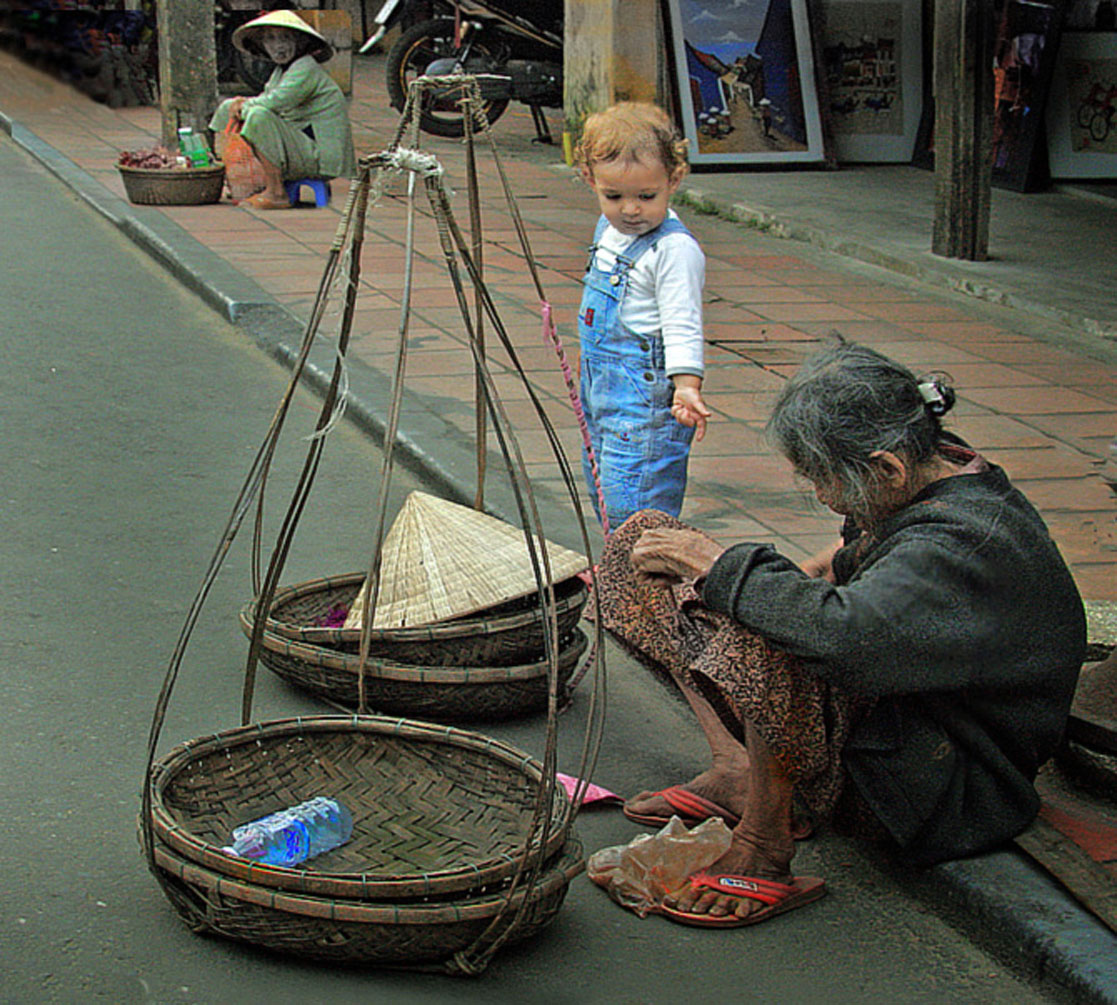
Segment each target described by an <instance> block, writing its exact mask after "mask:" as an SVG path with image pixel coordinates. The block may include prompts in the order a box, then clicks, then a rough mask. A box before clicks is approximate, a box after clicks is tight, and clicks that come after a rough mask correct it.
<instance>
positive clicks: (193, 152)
mask: <svg viewBox="0 0 1117 1005" xmlns="http://www.w3.org/2000/svg"><path fill="white" fill-rule="evenodd" d="M178 145H179V149H180V150H181V151H182V155H183V156H184V157H185V158H186V160H187V162H188V163H189V164H190V166H191V167H209V147H208V146H206V141H205V140H204V139H203V138H202V137H201V136H199V135H198V134H197V133H196V132H194V130H193V129H191V128H190V126H182V127H181V128H180V129H179V131H178Z"/></svg>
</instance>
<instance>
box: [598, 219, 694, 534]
mask: <svg viewBox="0 0 1117 1005" xmlns="http://www.w3.org/2000/svg"><path fill="white" fill-rule="evenodd" d="M607 224H608V221H607V220H606V219H605V217H604V216H602V217H601V219H600V220H599V221H598V224H597V229H596V230H595V231H594V236H593V247H592V248H591V249H590V260H589V263H588V264H587V266H586V275H585V278H584V279H583V283H584V284H585V290H584V292H583V294H582V308H581V310H580V311H579V313H578V334H579V336H580V338H581V351H582V379H581V395H582V406H583V408H584V409H585V413H586V421H587V423H588V425H589V430H590V443H591V445H592V446H593V453H594V457H596V459H597V468H598V472H599V475H600V478H601V488H602V492H603V494H604V496H605V509H606V512H607V513H608V516H609V527H610V529H611V530H615V529H616V528H617V527H619V526H620V525H621V524H622V523H624V521H625V520H627V519H628V518H629V517H630V516H631V515H632V514H633V513H635V512H637V511H638V510H642V509H658V510H662V511H663V512H665V513H669V514H670V515H671V516H678V515H679V510H680V509H682V505H683V494H684V493H685V491H686V467H687V456H688V454H689V452H690V441H691V440H692V439H693V437H694V428H693V427H691V426H684V425H682V424H681V423H679V422H677V421H676V420H675V418H674V417H673V416H672V415H671V402H672V399H673V397H674V392H675V386H674V384H673V383H672V381H671V378H670V377H668V376H667V375H666V373H665V372H664V369H665V366H664V361H663V336H662V335H661V334H660V333H659V332H656V333H655V334H654V335H638V334H637V333H636V332H634V331H632V330H631V329H629V328H626V327H625V326H624V325H623V324H622V323H621V320H620V306H621V301H622V300H623V298H624V294H625V290H626V289H627V287H628V273H629V270H631V269H632V267H633V266H634V265H635V264H636V262H637V261H638V260H639V259H640V256H641V255H643V254H644V253H645V252H646V251H648V250H649V249H650V248H652V247H654V246H655V242H656V241H657V240H659V238H661V237H664V236H665V235H667V234H673V233H678V232H682V233H684V234H689V233H690V232H689V231H688V230H687V229H686V227H685V226H683V224H682V223H681V222H680V221H679V220H677V219H673V218H671V217H668V218H667V219H666V220H664V221H663V223H662V224H660V225H659V226H658V227H657V228H656V229H655V230H653V231H650V232H649V233H647V234H643V235H641V236H640V237H638V238H637V239H636V240H635V241H633V242H632V244H630V245H629V246H628V247H627V248H626V249H625V251H624V253H623V254H621V255H618V256H617V260H616V264H615V265H614V266H613V269H612V271H611V272H605V271H603V270H601V269H599V268H598V267H597V255H596V252H597V245H598V242H599V241H600V240H601V235H602V234H603V233H604V231H605V227H606V226H607ZM582 467H583V470H584V472H585V478H586V484H587V485H588V486H589V491H590V498H591V499H592V500H593V507H594V512H596V513H597V515H598V519H600V517H601V514H600V512H598V508H599V507H598V501H597V488H596V486H595V485H594V481H593V473H592V471H591V469H590V465H589V458H588V457H587V456H586V452H585V450H584V449H583V451H582Z"/></svg>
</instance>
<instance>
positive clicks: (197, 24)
mask: <svg viewBox="0 0 1117 1005" xmlns="http://www.w3.org/2000/svg"><path fill="white" fill-rule="evenodd" d="M156 28H157V33H158V35H157V37H158V40H159V107H160V110H161V111H162V113H163V128H162V139H163V145H164V146H166V147H170V148H171V149H172V150H175V149H177V148H178V130H179V127H180V126H192V127H193V128H194V129H195V130H196V131H201V130H203V129H205V128H206V124H207V123H208V122H209V117H210V115H211V114H212V112H213V109H214V107H215V106H216V105H217V56H216V51H215V47H214V31H215V29H214V21H213V0H158V3H157V5H156Z"/></svg>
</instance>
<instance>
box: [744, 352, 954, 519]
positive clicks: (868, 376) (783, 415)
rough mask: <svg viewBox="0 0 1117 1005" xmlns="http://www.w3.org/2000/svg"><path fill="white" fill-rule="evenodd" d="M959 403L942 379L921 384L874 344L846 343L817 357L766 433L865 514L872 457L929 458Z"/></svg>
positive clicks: (789, 388)
mask: <svg viewBox="0 0 1117 1005" xmlns="http://www.w3.org/2000/svg"><path fill="white" fill-rule="evenodd" d="M953 404H954V392H953V390H952V389H951V388H950V387H949V386H947V385H946V384H945V383H943V381H942V380H941V379H933V378H928V379H925V380H920V379H919V378H917V377H916V376H915V375H914V374H913V373H912V372H911V371H910V370H909V369H908V368H907V367H905V366H903V365H902V364H900V363H897V362H895V361H894V360H891V359H888V358H887V357H886V356H882V355H881V354H880V353H878V352H876V351H875V350H873V349H870V348H868V347H867V346H862V345H856V344H854V343H850V342H843V343H841V344H839V345H837V346H835V347H833V348H830V349H824V350H822V351H820V352H818V353H816V354H814V355H812V356H810V357H809V358H808V359H807V360H806V362H804V363H803V365H802V366H801V367H800V368H799V370H798V371H796V373H795V374H794V376H792V377H791V379H790V380H788V382H787V384H786V385H785V386H784V388H783V390H782V391H781V392H780V395H779V398H777V400H776V403H775V405H774V406H773V408H772V413H771V415H770V417H769V419H768V423H767V426H766V428H765V432H766V434H767V437H768V440H769V442H770V443H771V444H772V445H773V446H774V447H775V448H776V449H777V450H778V451H779V452H780V453H781V454H783V455H784V456H785V457H786V458H787V459H788V460H790V461H791V463H792V464H793V465H794V467H795V470H796V472H797V473H798V474H801V475H803V476H805V477H806V478H808V479H810V480H811V481H812V482H814V483H816V484H823V485H831V486H835V487H837V488H838V490H839V491H840V493H841V496H842V499H843V500H844V501H845V502H846V503H847V504H848V505H849V506H850V507H851V509H852V510H853V511H854V512H860V513H863V512H866V511H867V506H866V504H867V503H868V501H869V500H870V499H871V498H872V496H873V494H874V490H875V488H876V475H875V470H874V467H873V464H872V463H871V460H870V458H871V456H872V455H873V454H874V453H876V452H877V451H882V450H883V451H889V452H891V453H894V454H896V455H897V456H899V457H901V458H903V459H904V460H905V461H907V462H908V463H909V464H914V465H919V464H922V463H923V462H925V461H928V460H930V459H931V457H932V456H933V455H934V453H935V450H936V448H937V446H938V444H939V440H940V438H941V435H942V422H941V416H942V415H943V414H944V413H945V412H947V411H949V409H950V407H951V406H952V405H953Z"/></svg>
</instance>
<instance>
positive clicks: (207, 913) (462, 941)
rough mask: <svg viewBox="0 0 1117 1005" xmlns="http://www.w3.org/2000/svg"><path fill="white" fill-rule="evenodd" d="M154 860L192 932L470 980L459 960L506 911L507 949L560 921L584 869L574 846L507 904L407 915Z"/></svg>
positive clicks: (468, 901)
mask: <svg viewBox="0 0 1117 1005" xmlns="http://www.w3.org/2000/svg"><path fill="white" fill-rule="evenodd" d="M154 858H155V867H154V872H155V875H156V877H157V878H158V880H159V883H160V885H161V886H162V887H163V890H164V891H165V893H166V894H167V898H168V900H170V902H171V904H172V905H173V906H174V908H175V910H176V911H177V912H178V914H179V916H180V917H181V919H182V920H183V921H184V922H185V923H186V924H187V925H188V926H189V927H190V929H191V930H192V931H195V932H209V933H213V934H216V935H221V936H224V937H225V938H229V939H235V940H237V941H239V942H247V943H251V944H253V945H255V946H258V947H260V948H263V949H266V950H269V951H272V952H279V953H283V954H285V955H295V956H300V957H305V958H307V959H311V960H320V961H324V962H329V963H346V964H364V965H373V966H377V965H379V966H396V967H400V966H402V967H409V968H418V969H441V970H446V971H450V972H457V973H461V972H462V961H461V960H460V959H458V958H457V954H459V953H464V952H466V951H467V950H468V949H470V947H472V946H473V945H475V944H476V942H477V941H478V939H479V938H481V936H482V935H483V934H484V933H485V931H486V929H487V928H488V927H489V925H490V924H491V923H492V922H493V920H494V919H495V918H496V917H497V915H499V914H500V912H501V911H502V910H504V911H505V917H506V918H507V919H508V920H507V924H508V925H509V926H511V930H510V931H508V933H507V936H506V938H507V941H508V942H510V943H511V942H520V941H523V940H525V939H529V938H532V937H533V936H535V935H536V934H538V933H539V932H540V931H541V930H542V929H543V928H544V927H545V926H546V925H548V924H549V923H550V922H551V921H553V920H554V918H555V916H556V915H557V914H558V911H559V909H560V908H561V907H562V902H563V900H564V899H565V898H566V892H567V889H568V888H569V885H570V881H571V880H572V879H574V877H575V876H577V875H578V873H579V872H581V871H582V869H583V867H584V863H583V852H582V846H581V844H580V843H579V842H578V840H577V839H576V838H571V839H570V840H569V841H567V843H566V845H565V847H564V849H563V851H562V853H561V854H560V855H559V856H558V857H557V858H556V859H555V860H554V861H553V862H552V863H550V865H549V866H548V867H547V868H546V870H545V871H544V872H543V873H542V875H540V876H539V878H538V879H537V880H536V881H535V882H534V883H533V884H532V885H531V886H527V885H524V886H523V887H522V888H521V889H520V890H517V891H516V892H515V893H514V894H513V895H512V897H511V900H510V901H509V902H508V903H507V904H506V903H505V899H506V897H505V895H504V894H500V893H481V894H477V895H474V896H463V897H461V898H460V899H457V900H454V901H451V902H445V903H423V904H404V905H401V904H398V903H391V902H374V901H360V900H336V899H330V898H326V897H312V896H307V895H305V894H291V893H280V894H277V893H276V891H275V890H273V889H269V888H268V887H265V886H259V885H256V884H254V883H250V882H245V881H243V880H233V879H229V877H227V876H224V875H222V874H221V873H217V872H214V871H213V870H211V869H206V868H203V867H202V866H199V865H198V864H197V863H195V862H191V861H189V860H188V859H185V858H183V857H182V856H180V855H177V854H175V853H174V852H173V851H172V850H171V849H169V848H167V847H166V846H164V845H162V844H158V845H156V847H155V854H154ZM525 899H526V900H527V903H526V904H524V901H525ZM521 908H522V913H521ZM466 972H470V971H466Z"/></svg>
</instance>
